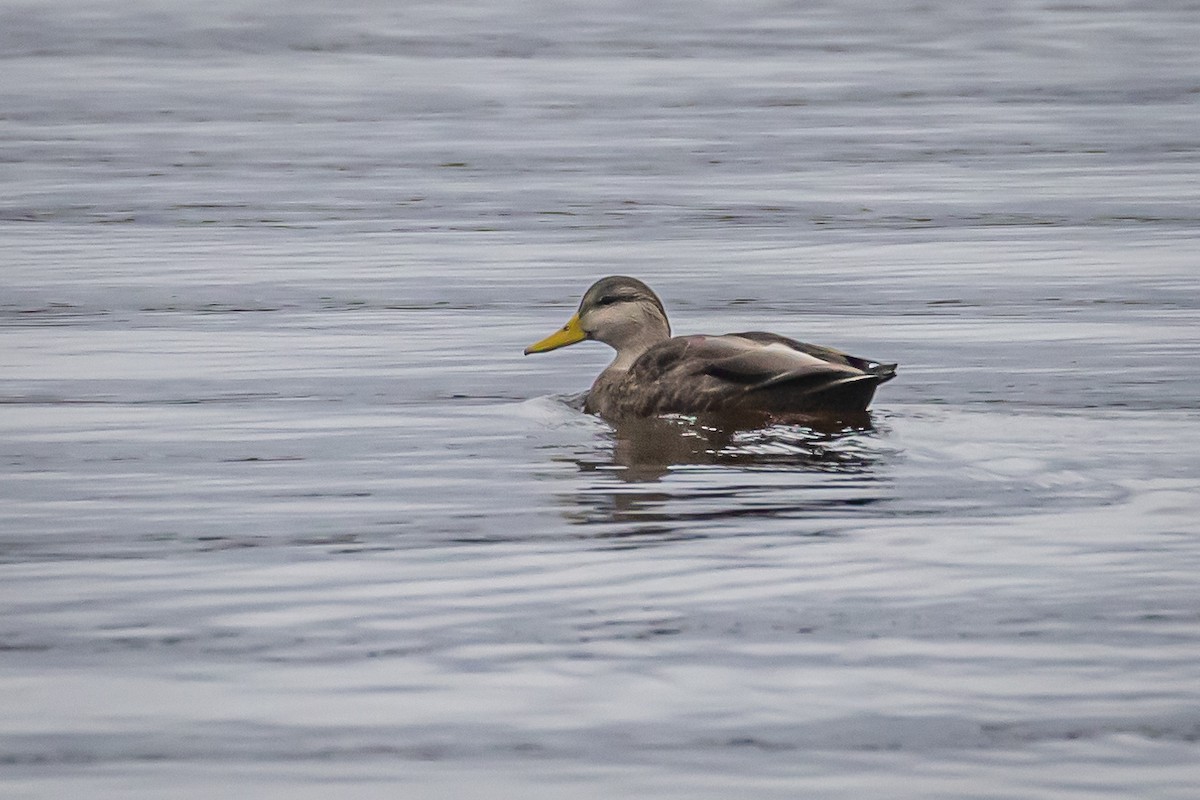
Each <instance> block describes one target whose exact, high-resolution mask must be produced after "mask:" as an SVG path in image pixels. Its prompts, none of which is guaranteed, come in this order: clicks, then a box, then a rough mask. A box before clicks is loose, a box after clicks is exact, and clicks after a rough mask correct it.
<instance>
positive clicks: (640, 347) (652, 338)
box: [606, 320, 671, 372]
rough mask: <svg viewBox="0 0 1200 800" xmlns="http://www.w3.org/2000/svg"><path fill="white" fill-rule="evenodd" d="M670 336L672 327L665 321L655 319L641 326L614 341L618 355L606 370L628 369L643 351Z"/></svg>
mask: <svg viewBox="0 0 1200 800" xmlns="http://www.w3.org/2000/svg"><path fill="white" fill-rule="evenodd" d="M670 338H671V329H670V328H669V327H667V323H666V322H665V321H662V322H659V321H657V320H655V323H654V324H650V325H642V326H639V327H638V329H637V330H636V332H634V333H633V334H631V335H630V336H629V337H628V338H625V339H622V340H621V341H620V342H619V343H613V348H614V349H615V350H616V351H617V355H616V357H615V358H613V361H612V363H611V364H609V365H608V370H606V371H615V372H625V371H627V370H628V369H629V368H630V367H632V366H633V362H635V361H637V360H638V358H640V357H641V355H642V353H644V352H646V351H647V350H649V349H650V348H651V347H653V346H654V345H656V344H658V343H659V342H665V341H666V340H667V339H670Z"/></svg>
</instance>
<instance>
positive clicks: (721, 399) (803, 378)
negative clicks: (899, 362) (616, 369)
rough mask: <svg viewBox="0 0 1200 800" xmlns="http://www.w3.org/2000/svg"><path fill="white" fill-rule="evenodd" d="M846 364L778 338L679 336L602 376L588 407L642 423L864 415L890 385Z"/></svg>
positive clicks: (765, 335)
mask: <svg viewBox="0 0 1200 800" xmlns="http://www.w3.org/2000/svg"><path fill="white" fill-rule="evenodd" d="M821 350H823V348H822V349H821ZM831 352H834V353H836V352H837V351H831ZM847 358H850V357H843V358H837V359H827V358H821V357H820V356H818V355H815V354H813V353H810V352H808V351H807V350H805V349H803V348H797V347H794V346H793V345H792V340H790V339H785V338H784V337H773V336H772V335H771V334H757V335H755V336H744V335H741V334H726V335H724V336H680V337H676V338H673V339H670V340H668V341H665V342H662V343H660V344H657V345H655V346H654V347H652V348H650V349H649V350H647V351H646V352H645V353H643V354H642V356H641V357H639V358H638V360H637V361H636V362H634V364H633V365H632V366H631V367H630V369H629V371H628V372H627V373H624V374H622V375H620V376H619V377H618V376H616V375H614V376H612V378H611V380H610V379H609V378H607V377H606V376H605V375H602V376H601V378H600V379H598V381H597V383H596V385H595V386H593V392H592V395H591V397H590V399H589V405H590V406H591V407H592V408H593V409H596V410H600V411H601V413H604V411H605V410H607V411H608V412H610V413H612V414H614V415H617V414H634V415H638V416H647V415H650V414H661V413H671V412H676V413H695V412H704V411H738V412H766V413H782V412H804V411H818V410H829V409H839V410H862V409H864V408H866V405H867V404H868V403H869V402H870V399H871V397H872V395H873V394H874V391H875V387H876V386H877V385H878V384H879V383H881V382H882V381H883V380H886V378H885V377H883V376H882V375H880V374H875V373H872V372H866V371H864V370H862V369H860V368H858V367H856V366H854V365H853V364H851V363H848V361H846V359H847Z"/></svg>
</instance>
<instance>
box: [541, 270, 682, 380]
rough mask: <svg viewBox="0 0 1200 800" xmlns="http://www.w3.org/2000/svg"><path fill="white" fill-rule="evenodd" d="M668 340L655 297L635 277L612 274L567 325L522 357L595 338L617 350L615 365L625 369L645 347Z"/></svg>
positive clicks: (587, 294) (596, 286) (596, 285)
mask: <svg viewBox="0 0 1200 800" xmlns="http://www.w3.org/2000/svg"><path fill="white" fill-rule="evenodd" d="M669 338H671V325H670V323H669V322H667V312H666V311H665V310H664V309H663V304H662V301H661V300H659V299H658V295H656V294H655V293H654V292H653V291H651V289H650V287H649V286H647V285H646V284H644V283H642V282H641V281H639V280H638V279H637V278H629V277H626V276H624V275H613V276H610V277H607V278H601V279H600V280H598V281H596V282H595V283H593V284H592V286H591V288H590V289H588V290H587V292H585V293H584V295H583V300H581V301H580V303H579V310H578V311H576V312H575V314H574V315H572V317H571V318H570V319H569V320H567V324H566V325H564V326H563V327H562V328H561V329H559V330H557V331H555V332H554V333H552V334H550V335H549V336H547V337H546V338H545V339H542V340H541V341H538V342H534V343H533V344H531V345H529V347H526V348H525V355H529V354H530V353H546V352H549V351H550V350H557V349H558V348H560V347H566V346H567V345H570V344H575V343H576V342H582V341H583V340H585V339H595V340H596V341H598V342H604V343H605V344H606V345H608V346H609V347H611V348H613V349H614V350H616V351H617V361H615V362H614V366H616V365H618V363H622V362H625V363H624V365H625V366H628V364H629V363H632V362H633V360H635V359H636V358H637V357H638V356H639V355H641V354H642V353H644V352H645V351H646V349H647V348H649V347H651V346H653V345H655V344H657V343H658V342H661V341H663V340H665V339H669Z"/></svg>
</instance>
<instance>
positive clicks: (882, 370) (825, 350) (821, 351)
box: [728, 331, 897, 383]
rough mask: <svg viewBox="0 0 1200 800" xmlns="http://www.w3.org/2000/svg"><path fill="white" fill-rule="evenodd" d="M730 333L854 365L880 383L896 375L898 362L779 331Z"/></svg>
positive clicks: (834, 362)
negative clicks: (795, 337)
mask: <svg viewBox="0 0 1200 800" xmlns="http://www.w3.org/2000/svg"><path fill="white" fill-rule="evenodd" d="M728 335H729V336H737V337H739V338H742V339H750V340H751V341H754V342H761V343H762V344H768V345H769V344H780V345H783V346H784V347H789V348H791V349H793V350H797V351H799V352H801V353H807V354H809V355H811V356H815V357H816V358H819V359H821V360H822V361H828V362H830V363H832V364H844V365H846V366H848V367H854V368H855V369H857V370H861V371H863V372H866V373H870V374H872V375H875V376H877V377H878V378H879V382H880V383H886V382H887V381H890V380H891V379H892V378H894V377H896V367H897V365H896V364H885V363H883V362H880V361H874V360H872V359H869V358H861V357H859V356H852V355H850V354H849V353H844V352H842V351H841V350H835V349H834V348H832V347H825V346H823V345H819V344H809V343H808V342H800V341H796V340H795V339H789V338H788V337H786V336H780V335H779V334H777V333H768V332H767V331H746V332H744V333H731V334H728Z"/></svg>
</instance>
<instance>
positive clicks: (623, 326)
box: [525, 275, 896, 419]
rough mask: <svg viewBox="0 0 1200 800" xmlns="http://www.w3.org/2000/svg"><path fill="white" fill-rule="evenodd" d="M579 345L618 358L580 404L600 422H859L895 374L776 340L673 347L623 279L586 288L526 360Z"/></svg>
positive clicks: (729, 339)
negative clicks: (853, 416) (673, 417)
mask: <svg viewBox="0 0 1200 800" xmlns="http://www.w3.org/2000/svg"><path fill="white" fill-rule="evenodd" d="M585 339H595V340H596V341H598V342H604V343H605V344H607V345H608V346H610V347H612V348H613V349H614V350H616V351H617V355H616V358H614V359H613V362H612V363H611V364H609V365H608V367H607V368H606V369H605V370H604V371H603V372H601V373H600V376H599V377H598V378H596V381H595V383H593V384H592V388H591V391H590V392H588V395H587V400H586V401H585V403H584V410H585V411H588V412H589V413H593V414H599V415H600V416H602V417H605V418H607V419H621V418H629V417H649V416H654V415H658V414H672V413H674V414H715V415H736V416H762V417H766V418H769V419H785V418H790V417H797V416H799V417H803V416H808V415H825V414H841V413H861V412H864V411H865V410H866V408H867V406H868V405H869V404H870V402H871V399H872V397H874V395H875V388H876V387H877V386H879V384H881V383H885V382H887V381H889V380H891V379H892V378H893V377H895V375H896V365H895V364H883V363H880V362H878V361H871V360H869V359H865V358H859V357H857V356H852V355H848V354H847V353H843V352H841V351H839V350H834V349H832V348H829V347H822V346H820V345H815V344H806V343H804V342H798V341H796V340H795V339H789V338H787V337H786V336H780V335H778V334H774V333H765V332H762V331H747V332H745V333H727V334H723V335H707V334H694V335H691V336H674V337H672V336H671V326H670V323H668V322H667V312H666V310H665V309H664V308H663V304H662V301H661V300H659V299H658V296H657V295H656V294H655V293H654V292H653V291H651V290H650V287H649V286H647V285H646V284H644V283H642V282H641V281H639V280H637V279H636V278H629V277H625V276H623V275H613V276H611V277H608V278H602V279H600V280H598V281H596V282H595V283H594V284H592V286H591V288H590V289H588V290H587V292H586V293H584V295H583V300H582V301H581V302H580V303H579V310H578V311H577V312H576V313H575V314H574V315H573V316H572V317H571V318H570V319H569V320H568V321H567V324H566V325H564V326H563V327H562V328H561V329H560V330H558V331H555V332H554V333H552V334H550V335H549V336H547V337H546V338H545V339H542V340H541V341H539V342H535V343H534V344H531V345H530V346H529V347H527V348H525V354H526V355H529V354H530V353H545V352H547V351H550V350H557V349H558V348H560V347H566V346H567V345H570V344H575V343H576V342H582V341H584V340H585Z"/></svg>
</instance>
